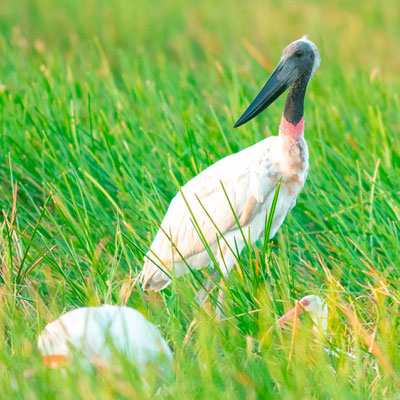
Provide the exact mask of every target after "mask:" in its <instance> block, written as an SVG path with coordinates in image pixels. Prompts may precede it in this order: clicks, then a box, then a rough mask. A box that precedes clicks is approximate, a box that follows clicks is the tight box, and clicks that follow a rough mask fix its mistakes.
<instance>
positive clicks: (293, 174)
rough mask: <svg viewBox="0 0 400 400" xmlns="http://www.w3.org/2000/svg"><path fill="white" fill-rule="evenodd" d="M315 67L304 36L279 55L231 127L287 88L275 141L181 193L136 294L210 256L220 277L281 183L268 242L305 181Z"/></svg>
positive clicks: (259, 227) (258, 228)
mask: <svg viewBox="0 0 400 400" xmlns="http://www.w3.org/2000/svg"><path fill="white" fill-rule="evenodd" d="M319 65H320V55H319V52H318V49H317V46H316V45H315V44H314V43H313V42H311V41H310V40H308V38H307V36H303V37H302V38H301V39H298V40H296V41H294V42H292V43H291V44H289V45H288V46H287V47H285V49H284V50H283V54H282V58H281V60H280V61H279V64H278V65H277V67H276V69H275V70H274V72H273V73H272V75H271V76H270V78H269V79H268V81H267V82H266V84H265V86H264V87H263V88H262V90H261V91H260V93H259V94H258V95H257V97H256V98H255V99H254V101H253V102H252V103H251V104H250V106H249V107H248V108H247V109H246V111H245V112H244V113H243V115H242V116H241V117H240V118H239V120H238V121H237V122H236V124H235V128H236V127H239V126H241V125H243V124H244V123H246V122H248V121H250V120H251V119H253V118H254V117H255V116H257V115H258V114H259V113H261V112H262V111H263V110H264V109H265V108H266V107H268V106H269V105H270V104H271V103H272V102H274V101H275V100H276V99H277V98H278V97H279V96H280V95H281V94H282V93H283V92H285V91H286V89H288V88H289V93H288V95H287V98H286V104H285V109H284V112H283V116H282V119H281V123H280V127H279V135H278V136H271V137H268V138H266V139H264V140H262V141H261V142H259V143H257V144H255V145H253V146H251V147H248V148H246V149H244V150H242V151H240V152H238V153H236V154H232V155H229V156H227V157H225V158H223V159H221V160H219V161H218V162H216V163H215V164H213V165H211V166H210V167H208V168H207V169H205V170H204V171H202V172H201V173H200V174H198V175H197V176H195V177H194V178H193V179H191V180H190V181H189V182H187V183H186V184H185V185H184V186H183V187H182V188H181V190H180V191H179V193H178V194H177V195H176V196H175V197H174V198H173V199H172V201H171V204H170V206H169V208H168V210H167V213H166V214H165V217H164V219H163V221H162V223H161V226H160V229H159V230H158V232H157V234H156V236H155V238H154V240H153V243H152V244H151V247H150V250H149V251H148V253H147V255H146V259H145V262H144V266H143V270H142V272H141V284H142V287H143V289H145V290H146V289H150V290H156V291H159V290H162V289H164V288H165V287H166V286H168V285H169V284H170V283H171V278H172V276H175V277H179V276H181V275H183V274H185V273H187V272H188V271H189V270H190V269H200V268H203V267H205V266H207V265H210V264H211V263H212V257H211V255H210V250H211V252H212V255H213V256H215V259H216V260H217V262H218V264H219V267H220V270H221V272H222V273H223V275H224V276H225V277H227V276H228V274H229V271H230V270H231V268H232V267H233V266H234V264H235V260H236V259H237V257H238V256H239V254H240V252H241V251H242V249H243V248H244V246H245V240H244V237H243V236H246V238H248V237H250V240H251V241H252V242H254V241H256V240H257V239H258V238H260V237H261V235H262V234H263V232H264V227H265V216H266V212H268V215H269V210H270V209H271V205H272V202H273V198H274V194H275V190H276V188H277V185H278V183H279V181H280V179H281V178H282V181H281V186H280V192H279V196H278V199H277V203H276V208H275V214H274V217H273V221H272V228H271V231H270V238H272V237H273V236H274V235H275V233H276V232H277V230H278V229H279V227H280V226H281V224H282V223H283V221H284V219H285V217H286V215H287V213H288V212H289V211H290V210H291V209H292V208H293V207H294V205H295V204H296V198H297V196H298V194H299V193H300V191H301V189H302V188H303V185H304V182H305V180H306V177H307V173H308V168H309V163H308V148H307V144H306V141H305V139H304V119H303V109H304V97H305V93H306V89H307V86H308V84H309V82H310V79H311V77H312V76H313V75H314V73H315V71H316V70H317V68H318V67H319ZM228 199H229V200H228ZM232 208H233V210H234V213H235V215H234V213H233V212H232ZM236 218H237V220H238V222H239V224H240V228H241V230H242V232H243V233H244V235H243V234H242V233H241V230H240V229H239V226H238V223H237V220H236ZM221 236H223V238H221ZM204 242H206V243H207V247H208V250H207V249H206V247H205V243H204ZM188 266H189V267H190V268H188ZM214 272H215V270H214ZM217 272H218V271H217Z"/></svg>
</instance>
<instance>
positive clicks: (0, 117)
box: [0, 0, 400, 399]
mask: <svg viewBox="0 0 400 400" xmlns="http://www.w3.org/2000/svg"><path fill="white" fill-rule="evenodd" d="M398 14H399V5H398V2H395V1H384V2H378V1H371V2H359V1H356V2H351V3H349V2H337V3H336V4H333V3H331V2H327V1H325V2H321V1H318V2H317V1H312V2H308V3H303V4H302V5H301V6H296V5H295V3H292V2H289V1H280V2H276V1H270V2H268V3H265V2H262V1H258V0H252V1H250V2H224V1H223V2H219V3H216V2H211V1H208V0H205V1H202V2H191V1H189V2H186V1H185V2H184V1H179V0H174V1H157V2H153V3H149V2H146V1H141V0H135V1H134V2H128V1H126V0H116V1H112V2H111V1H94V0H89V1H85V2H78V1H77V0H71V1H69V2H63V1H50V0H34V1H21V2H18V3H17V4H16V3H15V2H11V1H3V3H2V7H1V11H0V55H1V58H0V60H1V61H0V132H1V134H0V149H1V151H0V157H1V158H0V162H1V166H0V179H1V181H0V182H1V183H0V186H1V190H0V202H1V208H2V211H3V212H2V217H1V218H2V219H1V222H0V262H1V265H0V327H1V329H0V334H1V338H0V387H1V398H2V399H3V398H4V399H6V398H13V399H15V398H21V399H30V398H32V399H34V398H38V399H39V398H40V399H43V398H49V399H51V398H65V399H68V398H74V399H76V398H85V399H87V398H96V399H99V398H134V397H136V398H143V397H152V396H154V395H155V394H156V395H157V396H158V397H161V398H174V399H176V398H179V399H184V398H229V399H231V398H249V399H253V398H268V397H272V396H276V397H281V398H284V399H289V398H296V399H298V398H350V397H351V398H353V399H354V398H360V399H361V398H382V397H385V398H395V397H396V396H398V392H399V379H400V357H399V340H398V330H399V312H400V306H399V302H400V290H399V285H400V280H399V279H400V266H399V261H398V260H399V259H400V245H399V216H400V202H399V195H400V185H399V183H400V180H399V173H400V157H399V155H400V153H399V149H400V140H399V131H400V120H399V115H400V113H399V112H400V104H399V97H398V92H399V89H400V82H399V78H398V70H399V67H400V64H399V63H400V61H399V57H397V56H396V54H398V52H399V44H398V43H399V39H400V31H399V28H398V23H397V21H396V15H398ZM304 33H308V34H309V35H310V38H311V39H312V40H314V41H315V42H316V43H317V44H318V46H319V48H320V52H321V56H322V65H321V69H320V71H319V72H318V74H317V75H316V77H315V78H314V79H313V80H312V82H311V84H310V87H309V90H308V93H307V100H306V110H305V113H306V115H305V117H306V139H307V142H308V145H309V149H310V164H311V169H310V173H309V177H308V180H307V183H306V185H305V187H304V189H303V191H302V193H301V195H300V196H299V198H298V201H297V205H296V207H295V208H294V210H293V211H292V212H291V214H290V215H289V216H288V217H287V219H286V221H285V223H284V225H283V226H282V228H281V229H280V231H279V232H278V234H277V235H276V237H275V238H274V240H273V241H272V242H269V243H268V242H267V241H264V242H263V241H260V242H259V243H257V244H255V245H250V244H249V245H248V246H246V247H245V249H244V251H243V252H242V254H241V256H240V258H239V259H238V262H237V265H236V266H235V268H234V269H233V271H232V274H231V276H230V278H229V281H228V287H227V288H226V289H225V306H224V319H223V320H222V321H220V322H218V321H217V320H216V319H215V318H214V317H213V315H214V310H215V299H214V305H213V304H209V305H207V306H206V308H207V309H206V310H204V309H202V308H199V307H198V306H197V305H196V303H195V301H194V296H195V293H196V291H197V290H198V289H199V288H200V287H201V285H200V283H199V282H202V281H203V280H204V279H205V278H206V276H207V275H208V274H209V270H208V269H205V270H204V271H202V272H195V273H194V274H189V275H188V276H186V277H183V278H179V279H176V280H174V282H173V284H172V285H171V286H170V287H169V288H168V289H166V290H165V291H163V292H162V293H161V294H155V293H143V292H142V291H141V289H140V287H139V285H138V283H137V280H136V277H137V274H138V272H139V271H140V269H141V266H142V264H143V254H144V253H145V252H146V251H147V249H148V247H149V245H150V243H151V240H152V238H153V237H154V235H155V233H156V231H157V229H158V226H159V223H160V221H161V219H162V216H163V214H164V213H165V210H166V208H167V206H168V203H169V201H170V200H171V198H172V197H173V196H174V195H175V193H176V192H177V191H178V190H179V186H180V185H182V184H184V183H185V182H186V181H187V180H188V179H190V178H191V177H193V176H194V175H196V174H197V173H198V172H199V171H201V170H203V169H204V168H206V167H207V166H209V165H210V164H212V163H213V162H215V161H217V160H218V159H220V158H221V157H224V156H226V155H228V154H231V153H232V152H235V151H238V150H240V149H242V148H245V147H247V146H249V145H251V144H253V143H255V142H257V141H259V140H261V139H262V138H264V137H265V136H269V135H271V134H276V132H277V127H278V125H279V120H280V115H281V111H282V108H283V102H284V99H279V100H278V101H277V102H276V104H274V105H273V106H271V107H270V108H269V109H268V111H266V112H265V113H263V114H262V116H260V117H259V118H257V119H256V120H255V121H252V122H251V123H249V124H246V125H245V126H244V127H242V128H240V129H237V130H233V129H232V126H233V124H234V122H235V120H236V119H237V117H238V116H239V115H240V113H241V112H242V111H243V110H244V108H245V107H246V105H247V104H248V103H249V101H250V100H251V99H252V97H253V96H254V94H255V93H256V92H257V90H258V89H259V88H260V87H261V85H262V84H263V83H264V81H265V80H266V78H267V76H268V74H269V73H270V72H271V69H272V68H273V66H274V63H275V62H276V61H277V60H278V59H279V57H280V52H281V49H282V47H283V46H284V45H285V44H287V43H288V42H290V41H292V40H293V39H295V38H297V37H300V36H302V35H303V34H304ZM245 234H246V233H245V232H244V235H245ZM214 293H215V291H214V292H213V293H212V296H214ZM310 293H316V294H319V295H320V296H322V297H325V298H326V301H327V304H328V307H329V321H328V326H329V333H328V337H327V338H320V339H319V340H317V341H316V340H314V335H313V332H312V329H311V321H310V320H309V319H308V318H307V316H305V318H302V319H301V320H300V321H299V322H298V323H297V324H296V330H295V331H294V330H293V329H289V330H282V329H280V328H278V327H277V326H276V317H277V316H278V315H280V314H281V313H283V312H284V311H285V310H287V309H288V308H289V307H291V306H292V304H293V302H294V299H299V298H300V297H302V296H303V295H306V294H310ZM214 297H215V296H214ZM103 303H113V304H127V305H129V306H133V307H135V308H137V309H138V310H140V311H141V312H142V313H143V314H144V315H146V316H147V317H148V318H149V319H150V320H151V321H152V322H154V323H155V324H157V325H158V326H159V327H160V329H161V330H162V332H163V333H164V335H165V337H166V338H167V340H168V341H169V343H170V344H171V345H172V346H173V348H174V362H173V376H172V377H169V378H168V379H167V380H166V382H165V383H164V384H163V385H162V386H161V387H160V386H159V384H158V381H157V379H153V380H152V379H147V383H143V382H142V381H139V380H138V379H137V376H136V375H135V373H134V372H133V371H132V370H130V369H129V368H123V369H122V370H119V369H115V370H111V371H97V372H95V373H93V374H88V373H86V372H85V371H81V370H80V369H79V367H77V366H72V367H71V368H69V369H67V370H65V371H57V370H55V371H53V370H48V369H46V368H45V367H44V366H43V365H42V363H41V360H40V356H39V354H38V351H37V348H36V338H37V335H38V332H39V331H40V330H41V329H42V328H43V326H44V325H45V324H46V323H47V322H48V321H50V320H52V319H54V318H56V317H58V316H59V315H60V314H61V313H62V312H63V311H66V310H70V309H71V308H73V307H78V306H85V305H99V304H103ZM343 309H344V310H347V317H346V315H345V313H343ZM349 313H350V314H349ZM349 315H350V319H349V318H348V316H349ZM271 327H273V328H274V329H272V330H270V332H269V333H267V334H265V333H266V332H267V331H268V330H269V329H270V328H271ZM363 331H365V332H367V333H368V334H370V335H372V336H373V338H374V341H375V343H376V345H377V346H378V348H379V350H380V354H381V356H376V354H372V353H371V352H370V351H369V348H368V344H366V341H365V335H364V336H363ZM293 332H294V333H293ZM293 335H294V336H293ZM261 338H263V343H262V346H261V351H259V350H258V348H259V345H260V340H261ZM326 347H327V348H331V349H335V348H338V349H340V350H341V351H342V353H339V355H338V357H334V356H332V355H329V353H328V352H327V351H326V350H325V348H326ZM348 351H351V352H352V353H354V354H355V357H354V358H352V357H349V356H347V355H346V352H348ZM149 375H150V376H151V373H150V374H149Z"/></svg>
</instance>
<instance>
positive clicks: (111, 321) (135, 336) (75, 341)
mask: <svg viewBox="0 0 400 400" xmlns="http://www.w3.org/2000/svg"><path fill="white" fill-rule="evenodd" d="M38 347H39V350H40V352H41V354H42V355H43V356H52V355H56V356H65V357H70V356H71V355H72V353H73V351H74V350H76V351H77V352H78V353H80V354H81V355H82V356H83V357H84V359H86V360H88V361H89V362H90V361H92V360H97V359H100V360H102V361H105V362H108V361H109V360H110V359H111V357H112V355H113V354H114V353H115V352H118V353H121V354H124V355H125V356H126V357H127V359H129V360H131V361H132V362H133V363H134V364H135V366H136V368H137V369H138V371H140V372H141V371H143V370H144V368H145V366H146V364H147V363H148V362H152V361H154V362H157V361H160V360H162V359H168V360H171V359H172V353H171V350H170V348H169V347H168V345H167V343H166V342H165V340H164V339H163V338H162V336H161V334H160V332H159V330H158V329H157V328H156V327H155V326H154V325H153V324H151V323H150V322H148V321H147V320H146V319H145V318H144V316H143V315H142V314H141V313H140V312H138V311H136V310H134V309H133V308H130V307H124V306H113V305H103V306H101V307H82V308H77V309H75V310H72V311H69V312H67V313H66V314H64V315H62V316H61V317H60V318H58V319H57V320H55V321H53V322H51V323H49V324H48V325H47V326H46V327H45V328H44V329H43V331H42V333H41V334H40V336H39V339H38Z"/></svg>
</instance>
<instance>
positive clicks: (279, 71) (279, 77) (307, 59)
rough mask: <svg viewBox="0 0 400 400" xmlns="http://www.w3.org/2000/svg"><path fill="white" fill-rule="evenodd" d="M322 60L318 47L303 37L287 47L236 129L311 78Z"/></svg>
mask: <svg viewBox="0 0 400 400" xmlns="http://www.w3.org/2000/svg"><path fill="white" fill-rule="evenodd" d="M320 61H321V58H320V56H319V52H318V49H317V46H316V45H315V44H314V43H313V42H311V41H310V40H308V39H307V37H306V36H303V37H302V38H301V39H299V40H296V41H294V42H292V43H290V44H289V45H288V46H286V47H285V48H284V50H283V53H282V58H281V60H280V61H279V64H278V65H277V67H276V68H275V71H274V72H273V73H272V75H271V76H270V78H269V79H268V81H267V83H266V84H265V86H264V87H263V88H262V90H261V92H260V93H259V94H258V95H257V97H256V98H255V99H254V100H253V102H252V103H251V104H250V106H249V107H248V108H247V110H246V111H245V112H244V113H243V115H242V116H241V117H240V118H239V120H238V121H237V122H236V124H235V128H236V127H238V126H240V125H243V124H244V123H246V122H248V121H250V120H251V119H253V118H254V117H255V116H256V115H258V114H259V113H260V112H261V111H263V110H265V109H266V108H267V107H268V106H269V105H270V104H271V103H273V102H274V101H275V100H276V99H277V98H278V97H279V96H280V95H281V94H282V93H283V92H284V91H285V90H286V89H287V88H289V87H290V86H291V85H293V83H295V82H296V81H297V80H299V79H300V78H306V80H305V82H306V84H307V83H308V81H309V79H310V78H311V76H312V75H313V74H314V73H315V71H316V70H317V68H318V67H319V64H320Z"/></svg>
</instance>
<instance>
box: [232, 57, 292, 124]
mask: <svg viewBox="0 0 400 400" xmlns="http://www.w3.org/2000/svg"><path fill="white" fill-rule="evenodd" d="M292 76H293V68H291V67H290V66H289V65H288V63H287V62H286V61H283V60H282V61H281V62H280V63H279V64H278V66H277V67H276V68H275V71H274V72H273V73H272V75H271V76H270V78H269V79H268V81H267V83H266V84H265V85H264V87H263V88H262V89H261V92H260V93H258V95H257V97H256V98H255V99H254V100H253V102H252V103H251V104H250V105H249V106H248V107H247V110H246V111H245V112H244V113H243V114H242V116H241V117H240V118H239V119H238V121H237V122H236V124H235V126H234V128H237V127H238V126H240V125H243V124H245V123H246V122H248V121H250V120H251V119H253V118H254V117H255V116H257V115H258V114H260V112H261V111H264V110H265V109H266V108H267V107H268V106H269V105H270V104H272V103H273V102H274V101H275V100H276V99H277V98H278V97H279V96H280V95H281V94H282V93H283V92H284V91H285V90H286V89H287V88H288V87H289V86H290V85H291V84H292Z"/></svg>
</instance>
